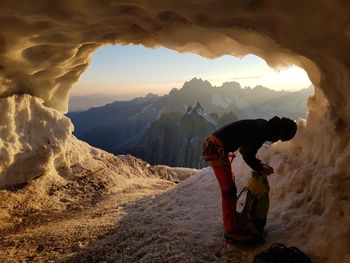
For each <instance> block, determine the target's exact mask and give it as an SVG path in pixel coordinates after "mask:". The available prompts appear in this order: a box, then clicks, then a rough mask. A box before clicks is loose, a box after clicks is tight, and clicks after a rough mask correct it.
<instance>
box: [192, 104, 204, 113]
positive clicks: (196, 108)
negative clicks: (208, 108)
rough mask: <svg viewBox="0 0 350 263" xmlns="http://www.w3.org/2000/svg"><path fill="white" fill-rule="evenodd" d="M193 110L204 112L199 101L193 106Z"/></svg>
mask: <svg viewBox="0 0 350 263" xmlns="http://www.w3.org/2000/svg"><path fill="white" fill-rule="evenodd" d="M194 110H195V111H197V112H198V111H203V112H204V110H203V108H202V105H201V104H200V103H199V102H197V104H196V107H195V108H194Z"/></svg>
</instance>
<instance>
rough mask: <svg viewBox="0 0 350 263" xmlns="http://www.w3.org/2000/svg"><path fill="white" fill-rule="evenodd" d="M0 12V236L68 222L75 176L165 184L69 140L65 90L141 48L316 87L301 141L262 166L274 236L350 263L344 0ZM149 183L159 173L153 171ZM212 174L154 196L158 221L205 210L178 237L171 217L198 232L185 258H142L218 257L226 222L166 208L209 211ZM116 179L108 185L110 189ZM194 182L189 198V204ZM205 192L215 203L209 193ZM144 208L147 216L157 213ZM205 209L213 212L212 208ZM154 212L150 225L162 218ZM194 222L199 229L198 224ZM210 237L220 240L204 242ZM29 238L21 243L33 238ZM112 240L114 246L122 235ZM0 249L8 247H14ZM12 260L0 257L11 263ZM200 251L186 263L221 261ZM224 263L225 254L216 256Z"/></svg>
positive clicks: (136, 0)
mask: <svg viewBox="0 0 350 263" xmlns="http://www.w3.org/2000/svg"><path fill="white" fill-rule="evenodd" d="M0 7H1V8H0V29H1V30H0V187H1V188H0V189H1V190H0V206H1V211H0V220H1V223H0V226H1V231H4V233H6V231H10V230H9V229H11V227H13V226H14V225H16V224H19V223H20V222H22V223H23V222H25V221H26V218H29V219H27V221H30V218H31V217H30V216H31V215H32V214H33V213H34V214H35V213H36V214H38V213H42V217H44V215H45V213H46V212H47V211H49V210H52V209H53V210H54V211H58V212H59V211H61V212H62V211H67V209H68V208H67V207H68V206H67V203H69V202H70V201H69V200H68V199H69V198H68V197H70V198H76V199H79V198H80V199H83V198H84V197H82V196H81V197H77V195H75V196H74V195H72V194H71V193H68V192H69V191H68V190H67V189H68V188H67V187H66V188H64V189H66V190H65V191H66V192H64V193H63V192H59V193H60V194H61V195H62V196H63V197H64V196H65V195H66V196H68V197H65V200H66V201H65V202H62V200H63V197H62V196H58V194H55V193H58V192H57V191H58V190H57V189H61V188H60V187H64V186H66V185H67V184H68V185H69V184H70V185H72V184H73V183H72V182H71V181H72V180H73V181H74V180H75V179H74V177H79V176H80V175H81V174H84V173H88V172H89V171H92V170H94V171H95V170H98V169H100V168H101V169H102V168H103V169H107V170H108V173H107V172H104V173H103V176H102V175H99V177H98V176H97V177H96V178H95V180H96V182H97V181H99V180H101V181H100V183H96V182H94V183H92V182H91V180H92V179H90V181H89V187H90V188H89V189H90V190H91V189H95V190H96V188H98V187H100V188H101V189H102V188H103V189H106V188H108V187H110V189H109V190H108V191H110V192H113V191H114V189H117V188H118V187H121V185H123V186H125V187H126V188H127V187H131V185H133V187H136V186H135V184H136V183H135V182H136V181H137V182H138V183H139V184H144V186H145V185H147V184H157V183H158V184H161V183H160V181H157V180H158V179H157V178H155V177H154V176H151V177H150V179H145V175H144V174H148V175H149V174H151V173H152V171H150V167H149V166H148V165H147V164H145V163H142V162H141V161H139V160H136V159H133V158H132V157H125V156H123V157H120V158H119V159H118V158H117V157H113V156H111V155H109V154H107V153H104V152H102V151H99V150H98V149H95V148H92V147H90V146H89V145H87V144H85V143H83V142H81V141H79V140H77V139H76V138H75V137H74V136H72V131H73V129H74V127H73V125H72V124H71V122H70V120H69V119H68V118H67V117H65V116H64V113H65V112H66V111H67V102H68V99H69V92H70V90H71V88H72V85H73V84H74V83H75V82H77V81H78V79H79V77H80V75H81V74H82V73H83V72H84V70H85V69H86V68H87V67H88V66H89V62H90V57H91V55H92V53H93V52H94V51H95V50H96V49H98V48H99V47H101V46H103V45H113V44H125V45H127V44H141V45H144V46H145V47H149V48H153V47H159V46H163V47H167V48H170V49H174V50H177V51H179V52H192V53H197V54H199V55H201V56H205V57H208V58H215V57H218V56H221V55H224V54H230V55H233V56H239V57H240V56H244V55H246V54H254V55H257V56H260V57H262V58H263V59H265V60H266V61H267V63H268V64H269V65H270V66H271V67H273V68H276V69H279V68H285V67H288V66H289V65H297V66H300V67H302V68H303V69H305V71H306V72H307V73H308V76H309V78H310V80H311V81H312V83H313V85H314V87H315V95H314V96H312V97H310V98H309V100H308V115H307V119H306V120H300V122H299V124H298V125H299V129H298V133H297V136H296V138H295V139H293V140H292V141H291V142H289V143H287V142H285V143H277V144H275V145H273V147H271V148H269V149H268V150H264V151H262V152H261V153H260V154H261V156H262V158H263V160H265V161H267V162H269V163H270V164H271V165H273V166H274V167H275V171H276V174H277V175H276V176H274V177H273V178H271V180H270V183H271V188H272V189H273V191H272V193H271V197H272V207H271V215H272V217H274V218H278V220H279V222H281V224H282V225H283V231H281V233H280V235H279V236H278V235H277V237H276V236H275V237H274V238H276V240H277V239H278V238H280V239H282V240H280V241H283V242H286V243H288V244H291V245H297V246H300V247H301V248H303V250H304V251H306V252H307V253H308V254H310V255H311V257H312V259H313V260H314V261H315V262H349V260H350V252H349V244H350V191H349V188H350V54H349V50H350V21H349V16H350V2H349V1H347V0H309V1H301V0H298V1H278V0H237V1H233V0H231V1H229V0H219V1H210V0H200V1H198V0H177V1H173V0H163V1H157V0H128V1H126V0H125V1H118V0H103V1H98V0H77V1H69V0H63V1H62V0H52V1H45V0H40V1H35V3H34V2H30V1H9V0H2V1H0ZM82 164H83V165H82ZM113 165H114V166H113ZM112 166H113V167H117V168H113V167H112ZM118 167H119V168H118ZM236 168H237V169H241V173H244V169H245V168H244V167H243V166H242V167H241V166H240V164H239V163H238V164H237V165H236ZM118 169H120V171H119V170H118ZM164 169H165V168H164ZM153 172H154V173H158V174H161V173H162V172H161V171H159V170H157V171H155V170H154V171H153ZM116 174H122V175H121V177H122V179H120V180H119V179H118V180H119V181H118V183H117V182H116V181H115V179H113V178H112V177H113V176H116ZM130 174H132V175H130ZM204 175H205V173H204V174H203V173H202V174H199V175H194V176H192V177H191V178H190V179H189V180H190V182H186V181H184V183H183V184H179V185H178V186H177V187H176V188H174V189H173V190H171V191H170V192H169V194H168V196H167V195H166V194H163V195H161V196H160V197H159V198H158V199H157V200H158V201H157V202H158V204H159V207H161V204H163V205H165V206H166V208H164V209H165V210H164V211H165V212H164V213H166V211H168V212H169V213H170V215H172V213H175V212H178V213H177V214H179V213H182V217H186V213H187V212H188V213H189V214H191V212H193V211H196V209H197V210H198V211H197V212H198V213H194V212H193V214H192V217H190V218H188V220H187V221H186V222H187V223H183V225H182V227H183V228H181V222H183V221H178V222H177V221H176V220H175V219H176V218H177V217H176V216H174V217H173V221H176V222H173V223H174V224H175V225H177V227H180V228H181V229H182V230H181V231H185V230H184V229H187V230H188V231H190V234H191V235H192V236H191V237H189V235H190V234H184V233H183V232H181V231H180V230H178V232H176V233H178V234H179V233H180V232H181V233H182V234H184V235H185V237H182V241H181V242H180V241H174V242H175V243H172V245H171V247H172V249H174V248H173V247H175V246H176V245H178V246H179V248H183V250H181V251H182V252H181V253H182V254H181V253H180V252H179V251H180V249H179V251H177V252H176V253H178V254H176V255H175V254H171V253H175V252H171V249H170V248H167V249H165V248H164V249H163V250H162V247H161V245H160V247H159V248H158V250H162V251H158V250H157V251H156V249H155V248H153V249H154V250H153V253H154V254H153V256H152V257H150V255H149V253H147V252H146V251H143V254H142V253H141V254H142V255H141V256H145V255H147V256H148V258H147V257H145V258H143V260H144V261H143V262H152V260H155V261H153V262H161V260H160V258H161V257H160V256H161V255H163V256H165V255H167V253H169V257H168V258H167V259H168V260H169V262H171V260H173V262H181V260H185V259H186V257H183V258H181V255H183V253H187V252H186V251H187V249H186V246H185V245H184V244H186V242H190V243H191V242H192V241H193V240H202V241H201V242H202V243H200V242H197V241H196V242H197V243H196V242H194V243H193V242H192V243H191V244H192V245H191V246H192V248H193V249H192V255H193V253H195V252H193V251H197V252H198V251H201V248H200V246H204V247H205V246H207V247H206V249H205V250H206V251H210V249H208V247H211V245H210V244H211V243H210V242H214V243H215V242H217V240H218V237H216V236H215V235H216V234H215V233H214V232H215V231H219V230H218V229H219V227H218V225H220V224H219V223H220V222H219V223H217V222H216V221H215V220H216V218H215V219H214V216H213V218H211V217H210V216H207V217H206V218H207V219H206V220H204V221H203V220H201V216H203V212H201V211H202V210H201V209H200V208H198V207H196V206H195V204H192V205H193V206H194V207H190V205H189V204H187V208H186V207H182V208H175V209H174V210H172V209H171V205H173V206H174V207H175V206H176V205H177V204H178V203H176V202H172V200H174V199H176V198H180V197H177V196H176V194H177V193H178V194H179V195H180V196H181V195H182V197H181V198H183V199H181V200H182V201H183V202H185V201H186V200H188V201H189V203H194V202H197V201H198V202H204V201H203V200H207V201H206V202H209V203H210V202H214V201H213V200H214V199H215V198H212V199H208V198H209V197H210V196H211V195H215V194H217V193H216V192H215V191H217V189H216V188H215V187H216V185H215V181H214V180H211V181H210V180H209V179H208V178H209V177H208V176H204ZM140 178H143V179H142V180H140ZM113 180H114V181H113ZM147 180H153V181H149V182H148V181H147ZM191 180H192V181H191ZM208 180H209V181H208ZM82 181H84V180H82ZM112 181H113V182H114V183H113V185H112V186H111V185H108V184H111V183H110V182H112ZM146 181H147V182H146ZM80 183H82V182H80ZM85 183H86V182H85ZM186 185H187V186H190V187H187V188H188V190H189V191H192V193H195V194H193V195H192V196H188V195H187V194H186V188H185V187H184V186H186ZM163 186H164V185H163ZM72 187H78V185H76V186H72ZM138 187H141V186H138ZM164 187H165V186H164ZM100 188H98V189H100ZM55 189H56V190H55ZM69 189H70V188H69ZM82 191H83V190H82ZM115 191H117V190H115ZM208 192H213V193H212V194H209V195H208V194H207V193H208ZM72 196H73V197H72ZM203 196H205V198H204V197H203ZM208 196H209V197H208ZM171 198H173V199H171ZM186 198H187V199H186ZM67 200H68V201H67ZM179 200H180V199H179ZM181 200H180V201H181ZM184 200H185V201H184ZM146 201H147V200H146ZM146 201H145V202H146ZM180 201H179V202H180ZM154 202H155V201H154ZM164 203H166V204H164ZM180 203H181V202H180ZM185 203H186V202H185ZM148 205H149V206H148V208H147V209H148V210H152V209H153V210H152V211H155V210H157V209H163V208H159V207H158V208H156V207H155V205H154V206H152V205H150V204H148ZM139 206H142V202H141V203H140V204H139ZM211 207H212V206H210V205H209V204H207V207H206V209H207V210H208V209H209V210H210V208H211ZM135 209H136V208H135ZM147 209H146V210H147ZM148 210H147V211H148ZM199 210H200V211H199ZM209 210H208V211H209ZM19 211H21V212H19ZM23 211H25V212H26V213H24V212H23ZM45 211H46V212H45ZM161 211H163V210H159V211H158V212H159V213H161ZM58 212H57V213H58ZM156 212H157V211H155V212H154V214H153V215H154V218H156V217H157V216H158V217H159V215H157V214H156ZM21 213H23V214H21ZM21 215H22V216H21ZM23 215H26V217H24V216H23ZM151 215H152V214H151ZM204 217H205V216H204ZM164 220H165V219H164ZM179 220H180V219H179ZM181 220H182V219H181ZM197 221H202V222H201V224H199V225H198V224H197V223H195V222H197ZM191 222H192V223H191ZM203 223H207V225H203ZM135 224H136V223H135ZM160 225H162V224H160ZM208 225H209V227H208ZM137 227H139V226H137V225H135V228H137ZM201 227H202V228H201ZM271 227H272V226H271ZM146 228H147V226H146ZM208 228H213V229H214V230H215V231H214V230H210V231H212V232H210V231H209V230H208V231H209V232H210V233H209V232H206V231H207V229H208ZM189 229H190V230H189ZM191 229H192V230H191ZM28 231H30V230H27V231H26V232H25V234H23V235H29V234H28V233H29V232H28ZM46 231H48V232H47V233H49V232H50V231H49V230H47V229H46ZM138 231H141V230H140V229H138ZM191 231H192V232H191ZM213 231H214V232H213ZM208 233H209V234H208ZM213 233H214V234H213ZM179 235H180V234H179ZM208 236H211V237H213V236H215V238H213V240H214V241H210V242H209V241H208V240H210V238H209V237H208ZM8 238H9V237H8ZM114 238H116V239H118V238H119V237H118V236H117V235H115V236H114ZM107 239H108V238H107ZM111 239H112V237H110V238H109V239H108V240H109V241H108V240H107V241H106V240H104V241H103V242H105V243H103V244H108V242H111V241H110V240H111ZM139 239H140V240H141V239H142V238H141V237H139ZM0 240H1V238H0ZM133 240H134V239H133ZM2 241H4V242H7V243H6V244H10V243H9V242H10V241H9V240H8V239H7V240H2ZM17 241H18V240H17ZM168 241H169V240H168ZM12 242H15V241H12ZM18 242H19V241H18ZM28 242H29V241H28ZM28 242H27V243H28ZM79 242H80V241H79ZM81 242H83V241H81ZM101 242H102V241H101ZM130 242H131V241H130ZM134 242H136V241H135V240H134ZM164 242H165V241H164ZM205 242H209V243H210V244H209V243H208V244H207V243H205ZM15 243H16V242H15ZM27 243H26V244H27ZM18 244H20V243H18ZM135 244H136V243H135ZM135 244H131V245H130V247H132V246H135ZM31 245H32V246H34V245H33V243H31V242H29V243H28V244H27V248H30V247H31ZM48 246H49V245H41V246H40V247H39V249H38V248H37V251H38V250H39V251H41V250H42V251H43V253H46V252H45V251H47V250H49V249H47V248H48ZM80 247H84V243H79V246H78V248H80ZM96 247H98V246H97V245H96V244H95V247H94V245H91V244H89V245H87V248H85V247H84V249H86V251H87V253H91V255H92V254H93V252H91V251H93V248H96ZM106 247H108V246H107V245H106V246H104V249H107V248H106ZM2 250H3V251H5V252H6V251H7V252H6V253H8V251H11V253H10V255H12V256H13V257H14V258H16V257H17V259H18V258H21V257H22V256H23V257H24V256H28V255H29V254H30V253H31V252H30V251H31V250H30V249H29V250H28V249H27V251H24V250H23V251H22V252H18V251H19V250H18V246H17V248H16V249H15V248H12V250H11V245H7V246H6V248H4V247H3V248H2ZM34 250H35V247H34ZM141 250H142V249H141V248H139V251H141ZM16 251H17V252H16ZM155 251H156V252H155ZM5 252H4V253H5ZM104 252H106V251H105V250H104ZM104 252H103V253H104ZM4 253H2V254H1V253H0V254H1V256H0V258H1V257H5V256H4V255H5V254H4ZM16 253H17V254H16ZM26 253H27V254H26ZM57 253H58V252H57ZM100 253H101V254H100V256H102V254H103V253H102V252H100ZM106 253H107V252H106ZM108 253H109V257H110V258H105V260H107V261H108V260H109V261H113V260H112V258H113V257H118V256H119V257H120V255H121V254H118V251H113V250H112V249H111V250H110V251H109V252H108ZM108 253H107V254H108ZM113 253H114V254H113ZM125 253H126V252H125ZM188 253H190V252H188ZM203 253H204V252H203ZM203 253H202V254H201V253H199V252H198V253H197V254H196V253H195V255H196V256H194V258H192V260H195V259H198V258H201V256H203V258H201V260H202V261H203V260H204V261H205V258H206V257H207V258H206V259H207V261H210V262H213V261H215V260H213V259H212V258H211V256H210V255H207V254H205V253H204V254H205V255H204V254H203ZM232 253H234V252H232ZM242 253H243V252H242ZM244 253H247V254H249V252H244ZM124 256H125V255H124ZM129 256H130V255H129ZM141 256H140V257H141ZM187 256H188V255H187ZM226 256H227V255H226ZM241 256H242V255H241ZM157 257H158V258H157ZM233 257H234V256H233ZM247 258H249V255H248V256H247ZM2 259H3V260H4V259H5V258H2ZM7 259H8V258H7ZM37 259H38V257H37ZM39 259H40V258H39ZM124 259H125V261H123V260H121V261H120V262H129V261H128V260H130V262H131V261H132V260H131V256H130V257H129V258H128V257H127V256H125V258H124ZM139 259H140V258H139ZM157 259H158V261H157ZM163 259H164V258H163ZM176 259H178V260H179V261H176ZM187 259H189V258H188V257H187ZM3 260H2V262H5V261H3ZM72 260H73V261H74V258H73V259H72ZM220 260H223V257H221V259H217V261H218V262H221V261H220ZM78 261H79V260H78ZM78 261H75V262H78ZM92 261H93V260H92ZM92 261H91V262H92ZM182 262H185V261H182ZM188 262H193V261H191V260H188ZM222 262H223V261H222ZM230 262H231V261H230ZM232 262H236V261H232ZM237 262H243V261H237Z"/></svg>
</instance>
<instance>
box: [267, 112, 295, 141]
mask: <svg viewBox="0 0 350 263" xmlns="http://www.w3.org/2000/svg"><path fill="white" fill-rule="evenodd" d="M269 124H270V129H271V130H270V133H271V141H273V142H276V141H278V140H282V141H289V140H291V139H292V138H293V137H294V136H295V134H296V132H297V124H296V123H295V121H293V120H291V119H289V118H285V117H283V118H282V119H281V118H279V117H277V116H275V117H273V118H272V119H270V120H269Z"/></svg>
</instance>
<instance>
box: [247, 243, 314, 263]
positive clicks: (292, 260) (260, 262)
mask: <svg viewBox="0 0 350 263" xmlns="http://www.w3.org/2000/svg"><path fill="white" fill-rule="evenodd" d="M278 262H284V263H311V260H310V258H309V257H308V256H307V255H305V253H304V252H302V251H301V250H300V249H299V248H297V247H286V246H285V245H283V244H280V243H274V244H272V245H271V247H270V248H268V249H266V250H264V251H262V252H260V253H259V254H258V255H256V256H255V257H254V261H253V263H278Z"/></svg>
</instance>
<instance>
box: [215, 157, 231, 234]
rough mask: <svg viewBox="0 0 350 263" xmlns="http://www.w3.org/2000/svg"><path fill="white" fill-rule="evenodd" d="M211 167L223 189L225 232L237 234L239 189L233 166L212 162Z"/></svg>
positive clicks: (226, 163)
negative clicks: (234, 179)
mask: <svg viewBox="0 0 350 263" xmlns="http://www.w3.org/2000/svg"><path fill="white" fill-rule="evenodd" d="M211 166H212V167H213V170H214V173H215V176H216V179H217V180H218V182H219V185H220V189H221V198H222V216H223V221H224V230H225V232H236V230H237V219H236V215H235V211H236V201H237V196H236V194H237V189H236V185H235V182H234V181H233V178H232V177H233V172H232V169H231V164H230V163H229V162H225V163H222V162H221V163H215V162H212V164H211Z"/></svg>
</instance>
